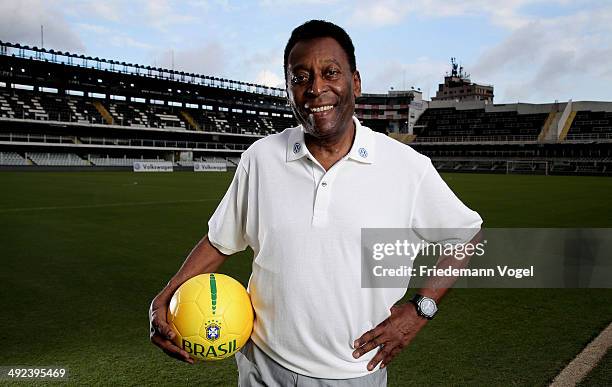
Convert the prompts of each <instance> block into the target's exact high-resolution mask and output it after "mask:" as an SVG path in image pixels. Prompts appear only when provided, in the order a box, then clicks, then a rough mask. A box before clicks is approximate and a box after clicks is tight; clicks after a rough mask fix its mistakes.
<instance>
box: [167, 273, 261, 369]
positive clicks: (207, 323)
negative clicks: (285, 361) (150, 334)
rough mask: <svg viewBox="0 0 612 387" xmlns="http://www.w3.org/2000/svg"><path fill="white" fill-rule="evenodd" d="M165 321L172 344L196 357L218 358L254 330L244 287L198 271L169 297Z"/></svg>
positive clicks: (242, 343)
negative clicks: (170, 331)
mask: <svg viewBox="0 0 612 387" xmlns="http://www.w3.org/2000/svg"><path fill="white" fill-rule="evenodd" d="M167 318H168V323H169V324H170V326H171V327H172V329H173V330H174V332H175V333H176V335H175V338H174V343H175V344H176V345H177V346H179V347H180V348H182V349H184V350H185V351H187V353H189V354H190V355H191V357H192V358H194V359H196V360H221V359H225V358H227V357H230V356H232V355H233V354H234V353H236V351H238V350H239V349H240V348H242V346H244V344H246V342H247V340H249V337H251V331H252V330H253V306H252V305H251V299H250V298H249V294H248V293H247V291H246V289H245V288H244V287H243V286H242V284H240V282H238V281H236V280H235V279H233V278H232V277H229V276H227V275H224V274H218V273H208V274H200V275H198V276H195V277H193V278H190V279H189V280H187V281H186V282H185V283H184V284H182V285H181V286H180V287H179V288H178V289H177V290H176V292H175V293H174V295H173V296H172V299H171V300H170V307H169V308H168V315H167Z"/></svg>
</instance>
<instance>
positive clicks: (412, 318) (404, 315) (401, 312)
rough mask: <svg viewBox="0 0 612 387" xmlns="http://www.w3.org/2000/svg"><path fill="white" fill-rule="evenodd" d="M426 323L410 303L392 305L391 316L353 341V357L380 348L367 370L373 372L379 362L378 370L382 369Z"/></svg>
mask: <svg viewBox="0 0 612 387" xmlns="http://www.w3.org/2000/svg"><path fill="white" fill-rule="evenodd" d="M426 323H427V319H425V318H423V317H421V316H419V315H418V314H417V312H416V308H415V306H414V305H413V304H412V303H407V304H403V305H394V306H393V307H391V316H389V317H388V318H387V319H386V320H385V321H383V322H381V323H380V324H378V325H377V326H376V327H375V328H374V329H372V330H370V331H368V332H366V333H364V334H363V336H361V337H360V338H358V339H357V340H355V343H354V348H356V349H355V351H354V352H353V357H354V358H356V359H357V358H359V357H361V356H363V354H365V353H367V352H370V351H371V350H373V349H374V348H379V347H381V348H380V350H379V351H378V353H377V354H376V356H374V358H373V359H372V360H371V361H370V362H369V363H368V370H369V371H371V370H373V369H374V368H376V366H377V365H378V363H380V362H382V364H381V365H380V368H384V367H385V366H386V365H387V364H389V362H390V361H391V360H392V359H393V358H394V357H395V356H397V354H398V353H400V351H401V350H402V349H403V348H404V347H405V346H407V345H408V344H409V343H410V342H411V341H412V339H414V337H415V336H416V334H417V333H418V332H419V331H420V330H421V328H423V326H424V325H425V324H426Z"/></svg>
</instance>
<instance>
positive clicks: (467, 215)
mask: <svg viewBox="0 0 612 387" xmlns="http://www.w3.org/2000/svg"><path fill="white" fill-rule="evenodd" d="M412 214H413V215H412V228H413V229H414V231H415V232H417V234H419V235H420V236H421V237H422V238H423V239H424V240H425V241H427V242H431V243H440V242H449V243H466V242H469V241H470V240H471V239H472V238H473V237H474V236H475V235H476V234H477V233H478V231H479V230H480V227H481V225H482V218H481V217H480V215H478V213H477V212H476V211H473V210H471V209H470V208H468V207H467V206H466V205H465V204H463V202H462V201H461V200H459V198H458V197H457V196H456V195H455V193H454V192H453V191H452V190H451V189H450V188H449V187H448V185H447V184H446V183H445V182H444V180H442V177H441V176H440V174H439V173H438V171H436V169H435V168H434V166H433V164H432V163H431V161H428V162H427V167H426V171H425V173H424V174H423V176H422V178H421V181H420V183H419V185H418V188H417V193H416V197H415V200H414V204H413V207H412Z"/></svg>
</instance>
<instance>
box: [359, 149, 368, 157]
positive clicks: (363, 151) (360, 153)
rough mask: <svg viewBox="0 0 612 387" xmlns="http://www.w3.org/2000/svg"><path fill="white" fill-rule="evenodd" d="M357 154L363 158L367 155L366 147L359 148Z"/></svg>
mask: <svg viewBox="0 0 612 387" xmlns="http://www.w3.org/2000/svg"><path fill="white" fill-rule="evenodd" d="M359 156H361V157H363V158H364V159H365V158H366V157H368V151H367V150H366V148H359Z"/></svg>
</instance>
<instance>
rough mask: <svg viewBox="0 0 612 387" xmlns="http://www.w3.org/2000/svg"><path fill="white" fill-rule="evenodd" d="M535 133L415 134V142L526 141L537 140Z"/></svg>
mask: <svg viewBox="0 0 612 387" xmlns="http://www.w3.org/2000/svg"><path fill="white" fill-rule="evenodd" d="M537 139H538V136H537V135H501V136H436V137H421V136H417V137H416V139H415V142H417V143H424V142H526V141H537Z"/></svg>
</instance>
